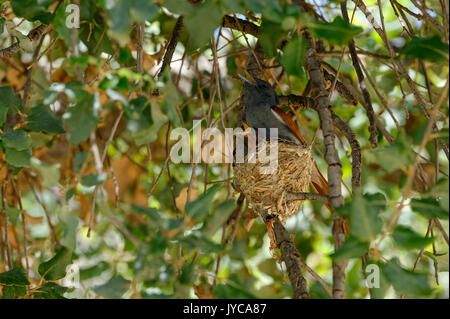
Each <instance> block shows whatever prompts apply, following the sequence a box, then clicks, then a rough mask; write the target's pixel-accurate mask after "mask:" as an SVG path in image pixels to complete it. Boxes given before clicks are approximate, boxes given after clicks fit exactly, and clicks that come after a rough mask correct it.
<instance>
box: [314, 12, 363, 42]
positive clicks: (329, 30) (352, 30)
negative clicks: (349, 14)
mask: <svg viewBox="0 0 450 319" xmlns="http://www.w3.org/2000/svg"><path fill="white" fill-rule="evenodd" d="M307 27H308V30H309V31H310V32H311V33H312V34H313V35H315V36H316V37H319V38H322V39H325V40H328V41H329V42H331V43H335V44H339V45H343V44H347V43H348V42H349V41H350V40H351V39H353V37H355V36H357V35H358V34H360V33H362V32H363V29H362V28H361V27H358V26H355V25H353V24H350V23H348V22H346V21H345V20H344V19H343V18H342V17H341V16H337V17H336V18H335V19H334V20H333V22H322V21H318V20H316V21H315V22H314V23H308V24H307Z"/></svg>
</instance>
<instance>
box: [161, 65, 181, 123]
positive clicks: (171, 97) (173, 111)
mask: <svg viewBox="0 0 450 319" xmlns="http://www.w3.org/2000/svg"><path fill="white" fill-rule="evenodd" d="M162 80H163V81H164V82H166V83H165V85H164V87H163V88H162V90H161V92H162V93H163V94H164V101H163V105H162V108H163V111H165V112H166V114H167V116H168V117H169V120H170V121H171V122H172V124H173V125H174V126H175V127H180V126H181V121H180V117H179V116H178V112H177V107H178V106H179V105H180V104H181V103H182V102H183V100H182V99H181V97H180V95H179V94H178V90H177V88H176V87H175V85H174V84H173V82H172V79H171V77H170V73H169V69H166V70H165V71H164V74H163V76H162Z"/></svg>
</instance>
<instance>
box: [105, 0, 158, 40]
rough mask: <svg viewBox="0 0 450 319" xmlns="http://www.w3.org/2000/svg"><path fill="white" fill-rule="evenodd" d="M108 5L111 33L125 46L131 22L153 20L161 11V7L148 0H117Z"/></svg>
mask: <svg viewBox="0 0 450 319" xmlns="http://www.w3.org/2000/svg"><path fill="white" fill-rule="evenodd" d="M111 3H112V6H110V7H108V9H107V12H108V18H109V21H111V27H110V30H109V31H110V33H111V35H112V37H114V38H115V39H116V40H117V41H118V42H119V44H120V46H125V45H126V43H127V42H128V40H129V33H130V27H131V24H132V23H134V22H144V21H145V20H148V21H150V20H153V19H154V18H155V17H156V16H157V15H158V13H159V7H158V6H157V5H156V4H155V3H154V2H153V1H148V0H115V1H112V2H111Z"/></svg>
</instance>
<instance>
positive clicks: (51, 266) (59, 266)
mask: <svg viewBox="0 0 450 319" xmlns="http://www.w3.org/2000/svg"><path fill="white" fill-rule="evenodd" d="M71 263H72V250H70V249H68V248H66V247H64V246H63V247H62V248H61V249H60V250H59V251H58V252H57V253H56V254H55V256H53V257H52V258H51V259H50V260H48V261H46V262H43V263H42V264H40V265H39V268H38V271H39V274H40V275H41V276H42V277H43V278H44V279H46V280H58V279H61V278H64V277H65V276H66V267H67V266H68V265H70V264H71Z"/></svg>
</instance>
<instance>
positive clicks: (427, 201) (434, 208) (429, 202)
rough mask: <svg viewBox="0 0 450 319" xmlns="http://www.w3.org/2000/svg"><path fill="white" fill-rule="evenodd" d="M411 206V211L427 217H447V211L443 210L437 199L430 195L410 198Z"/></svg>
mask: <svg viewBox="0 0 450 319" xmlns="http://www.w3.org/2000/svg"><path fill="white" fill-rule="evenodd" d="M411 208H412V210H413V211H415V212H417V213H419V214H421V215H423V216H424V217H427V218H441V219H448V211H446V210H444V209H443V208H442V207H441V206H440V205H439V202H438V201H437V200H435V199H434V198H432V197H429V198H424V199H416V198H413V199H411Z"/></svg>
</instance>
